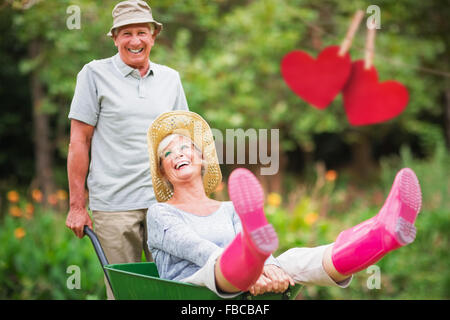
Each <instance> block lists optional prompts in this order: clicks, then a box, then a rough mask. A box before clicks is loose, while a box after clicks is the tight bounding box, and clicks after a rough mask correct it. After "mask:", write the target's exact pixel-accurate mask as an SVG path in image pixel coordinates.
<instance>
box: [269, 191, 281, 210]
mask: <svg viewBox="0 0 450 320" xmlns="http://www.w3.org/2000/svg"><path fill="white" fill-rule="evenodd" d="M281 201H282V198H281V196H280V195H279V194H278V193H276V192H271V193H269V195H268V196H267V204H268V205H269V206H272V207H275V208H277V207H279V206H280V204H281Z"/></svg>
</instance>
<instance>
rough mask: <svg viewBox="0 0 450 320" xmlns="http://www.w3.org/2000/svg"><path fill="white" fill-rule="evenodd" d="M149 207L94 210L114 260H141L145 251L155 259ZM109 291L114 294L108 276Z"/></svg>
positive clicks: (108, 254) (106, 248)
mask: <svg viewBox="0 0 450 320" xmlns="http://www.w3.org/2000/svg"><path fill="white" fill-rule="evenodd" d="M146 216H147V209H142V210H133V211H121V212H106V211H92V218H93V222H94V230H95V233H96V234H97V237H98V239H99V241H100V244H101V245H102V247H103V251H104V252H105V255H106V258H107V259H108V262H109V263H110V264H115V263H130V262H141V261H142V251H144V253H145V258H146V260H147V261H153V260H152V256H151V253H150V251H149V250H148V245H147V219H146ZM105 284H106V295H107V298H108V300H113V299H114V295H113V293H112V290H111V288H110V286H109V284H108V281H107V280H106V277H105Z"/></svg>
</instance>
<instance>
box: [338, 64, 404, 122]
mask: <svg viewBox="0 0 450 320" xmlns="http://www.w3.org/2000/svg"><path fill="white" fill-rule="evenodd" d="M343 96H344V108H345V112H346V114H347V119H348V121H349V123H350V124H351V125H354V126H363V125H370V124H376V123H380V122H384V121H387V120H390V119H392V118H395V117H396V116H398V115H399V114H400V113H402V112H403V110H405V108H406V105H407V104H408V100H409V94H408V90H407V89H406V87H405V86H404V85H403V84H401V83H400V82H398V81H394V80H389V81H384V82H379V81H378V73H377V70H376V69H375V67H374V66H372V67H370V68H369V69H366V68H365V66H364V61H363V60H358V61H355V62H353V64H352V71H351V74H350V77H349V79H348V81H347V84H346V85H345V87H344V90H343Z"/></svg>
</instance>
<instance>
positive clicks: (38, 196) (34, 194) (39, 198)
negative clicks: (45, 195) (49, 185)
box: [31, 189, 42, 203]
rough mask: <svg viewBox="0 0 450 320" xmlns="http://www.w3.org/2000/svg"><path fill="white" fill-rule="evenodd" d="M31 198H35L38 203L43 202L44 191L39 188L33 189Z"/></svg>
mask: <svg viewBox="0 0 450 320" xmlns="http://www.w3.org/2000/svg"><path fill="white" fill-rule="evenodd" d="M31 198H33V200H34V201H35V202H37V203H41V202H42V192H41V190H39V189H33V191H31Z"/></svg>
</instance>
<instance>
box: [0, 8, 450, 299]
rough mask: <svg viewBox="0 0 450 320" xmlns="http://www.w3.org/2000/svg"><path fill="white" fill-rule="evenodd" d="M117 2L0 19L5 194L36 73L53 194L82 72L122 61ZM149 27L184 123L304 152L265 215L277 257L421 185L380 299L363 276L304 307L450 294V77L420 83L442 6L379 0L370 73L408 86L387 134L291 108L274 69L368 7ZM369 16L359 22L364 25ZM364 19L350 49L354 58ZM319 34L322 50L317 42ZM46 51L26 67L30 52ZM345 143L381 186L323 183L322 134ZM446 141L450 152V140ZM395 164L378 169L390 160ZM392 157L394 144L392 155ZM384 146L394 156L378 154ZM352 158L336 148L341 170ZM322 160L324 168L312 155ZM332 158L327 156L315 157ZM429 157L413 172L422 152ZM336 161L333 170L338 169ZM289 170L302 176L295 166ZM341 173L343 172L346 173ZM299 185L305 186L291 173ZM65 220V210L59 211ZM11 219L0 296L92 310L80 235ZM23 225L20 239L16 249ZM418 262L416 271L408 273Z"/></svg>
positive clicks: (329, 40)
mask: <svg viewBox="0 0 450 320" xmlns="http://www.w3.org/2000/svg"><path fill="white" fill-rule="evenodd" d="M117 2H118V1H117V0H106V1H101V0H59V1H39V2H37V3H36V4H34V5H32V6H31V7H30V8H28V9H26V8H23V7H22V6H21V4H22V3H25V1H10V3H13V4H14V5H13V6H9V5H7V4H2V6H1V8H0V31H1V33H2V37H1V38H0V48H1V50H0V63H1V65H2V68H1V70H0V80H1V82H2V85H1V86H0V95H1V98H2V108H1V111H0V112H1V113H0V118H1V121H0V141H1V145H2V152H1V153H0V173H1V175H2V178H1V179H0V193H3V191H4V190H11V189H12V188H13V187H14V188H18V189H20V190H24V191H23V193H25V192H26V191H25V190H27V189H28V188H30V187H29V186H30V185H31V184H32V180H33V177H34V176H35V172H34V169H33V168H34V167H35V166H34V163H33V160H34V158H33V157H34V156H33V147H34V139H38V138H39V137H33V136H32V126H33V124H32V120H31V119H32V117H31V115H32V112H33V111H32V105H31V98H30V96H31V92H30V91H31V89H30V85H29V79H30V74H31V73H35V74H37V75H38V80H39V81H40V82H41V84H42V85H43V88H44V89H45V92H44V93H45V97H44V99H43V101H41V103H42V104H41V109H40V110H41V112H44V113H46V114H48V115H49V116H50V120H51V121H50V126H51V128H50V129H51V130H50V131H51V139H52V141H51V142H52V143H53V145H54V146H55V147H56V149H57V152H56V153H55V158H57V160H59V161H56V162H55V164H56V166H55V168H54V175H55V180H56V182H57V185H59V186H62V185H65V184H66V183H67V181H66V179H67V175H66V166H65V165H66V156H67V145H68V137H69V121H68V119H67V115H68V112H69V106H70V101H71V99H72V96H73V91H74V88H75V83H76V75H77V73H78V72H79V71H80V70H81V68H82V66H83V65H84V64H86V63H88V62H90V61H91V60H93V59H102V58H106V57H110V56H112V55H113V54H115V53H116V52H117V49H116V48H115V46H114V44H113V42H112V41H111V39H109V38H108V37H106V33H107V32H108V30H109V28H110V26H111V24H112V19H111V10H112V8H113V7H114V5H115V4H116V3H117ZM149 3H150V5H151V6H152V9H153V15H154V17H155V19H156V20H158V21H160V22H162V23H163V24H164V30H163V32H162V33H161V34H160V35H159V36H158V38H157V41H156V45H155V46H154V48H153V49H152V52H151V60H152V61H155V62H157V63H161V64H165V65H168V66H170V67H172V68H174V69H176V70H178V71H179V72H180V75H181V78H182V81H183V86H184V89H185V92H186V96H187V100H188V102H189V106H190V109H191V110H192V111H195V112H198V113H200V114H201V115H202V116H204V117H205V119H206V120H207V121H208V122H209V123H210V125H211V127H212V128H217V129H220V130H225V129H227V128H243V129H247V128H256V129H258V128H279V129H280V139H281V141H280V144H281V146H282V151H283V152H285V153H286V152H290V151H300V152H301V153H302V154H304V155H305V158H306V160H305V164H304V166H303V167H304V168H306V170H304V171H305V177H304V178H305V179H306V180H304V181H307V182H305V183H302V184H300V185H298V181H297V180H296V179H297V176H294V173H293V172H287V173H289V174H286V175H285V176H286V179H289V181H290V182H291V184H296V185H297V187H295V188H292V191H289V194H287V193H286V196H285V203H284V204H283V205H282V206H279V205H270V206H268V207H267V213H268V215H269V217H270V219H271V221H272V222H273V223H274V225H275V226H276V229H277V230H278V231H279V235H280V250H285V249H287V248H289V247H291V246H315V245H321V244H326V243H330V242H332V241H333V240H334V239H335V237H336V236H337V235H338V234H339V232H340V231H341V230H344V229H345V228H348V227H349V226H351V225H354V224H356V223H358V222H360V221H362V220H364V219H367V218H369V217H371V216H373V215H374V214H376V212H378V210H379V207H380V205H382V200H380V199H382V198H383V197H384V196H386V195H387V194H386V192H387V190H389V188H390V185H391V183H392V180H393V178H394V176H395V173H396V171H397V170H398V169H399V168H401V167H403V166H409V167H411V168H413V169H414V170H415V171H416V172H417V175H418V177H419V179H420V181H421V184H422V190H423V198H424V206H423V212H422V213H421V215H420V217H419V219H418V230H419V232H418V237H417V240H416V242H415V243H414V244H413V245H411V246H408V247H407V248H403V249H401V250H399V251H398V252H396V253H393V254H390V255H389V256H387V257H386V258H385V259H383V261H382V262H381V263H380V264H379V266H380V267H381V271H382V277H383V280H382V289H381V290H378V291H377V290H367V287H366V285H365V282H366V279H367V274H365V273H364V272H361V273H360V274H358V275H356V277H355V280H354V282H353V284H352V286H351V287H350V288H349V289H346V290H341V289H336V288H319V287H310V288H307V289H306V290H304V291H303V294H304V297H305V298H361V299H366V298H447V299H448V298H449V297H450V294H449V291H450V289H449V286H450V279H449V274H448V270H449V266H448V263H449V256H448V252H447V251H448V250H447V248H448V247H449V243H448V235H447V234H448V230H449V224H448V223H449V219H448V214H449V207H448V206H449V202H448V199H449V198H450V194H449V190H450V186H449V181H450V179H449V177H448V173H449V172H450V168H449V163H450V161H449V160H450V159H449V155H448V150H445V147H444V141H445V139H444V129H445V124H444V122H443V121H442V119H443V118H444V115H445V112H444V110H445V108H444V107H445V106H444V103H445V102H444V101H443V100H444V99H443V98H442V97H443V96H444V92H445V90H446V88H447V87H448V81H447V80H446V79H445V78H443V77H442V76H438V75H436V74H430V73H428V72H424V70H427V69H426V68H430V69H437V70H439V71H447V72H448V70H449V69H450V63H449V60H448V48H447V47H448V43H449V33H448V23H447V20H448V19H447V17H448V9H447V8H448V5H447V3H446V2H444V1H422V2H417V1H414V0H400V1H384V0H382V1H378V2H377V5H379V6H380V9H381V30H379V31H377V36H376V46H375V47H376V51H375V58H374V59H375V60H374V64H375V67H376V68H377V70H378V73H379V79H380V81H384V80H387V79H395V80H398V81H400V82H402V83H403V84H405V85H406V87H407V88H408V90H409V93H410V100H409V104H408V107H407V109H406V110H405V112H403V113H402V115H401V116H399V117H397V118H395V119H393V120H391V121H388V122H386V123H383V124H379V125H374V126H368V127H365V128H353V127H351V126H350V125H349V124H348V122H347V119H346V116H345V113H344V111H343V105H342V97H341V96H340V95H339V96H338V97H337V98H336V99H335V101H333V102H332V104H331V105H330V106H329V107H328V108H327V109H326V111H319V110H317V109H315V108H312V107H311V106H309V105H308V104H307V103H306V102H304V101H303V100H301V99H299V98H298V97H297V96H296V95H295V94H294V93H292V92H291V91H290V90H289V88H288V87H287V86H286V84H285V83H284V81H283V79H282V77H281V74H280V60H281V59H282V57H283V56H284V55H285V54H286V53H288V52H289V51H292V50H296V49H301V50H305V51H307V52H309V53H310V54H311V55H312V56H317V54H318V53H319V51H320V50H321V49H323V48H324V47H325V46H328V45H339V44H340V42H341V41H342V39H343V38H344V36H345V32H346V30H347V27H348V24H349V22H350V19H351V16H352V15H353V14H354V12H355V10H356V9H363V10H365V9H366V8H367V7H368V6H369V5H371V4H373V3H372V2H371V1H364V0H357V1H337V0H329V1H320V2H318V1H313V0H258V1H236V0H230V1H206V0H188V1H176V0H164V1H150V2H149ZM70 5H78V6H79V7H80V9H81V29H74V30H69V29H68V28H67V27H66V19H67V18H68V16H69V15H68V14H67V12H66V9H67V7H68V6H70ZM366 17H368V15H366ZM364 24H365V20H363V22H362V24H361V27H360V29H359V31H358V33H357V34H356V36H355V38H354V42H353V45H352V48H351V51H350V54H351V56H352V59H353V60H357V59H363V52H364V42H365V38H366V34H365V31H364V28H363V26H364ZM313 34H315V35H316V38H317V39H316V40H318V42H316V43H319V45H317V44H316V43H314V42H313V41H312V38H313V36H312V35H313ZM36 43H37V44H39V47H40V51H39V52H38V54H37V55H36V56H34V57H31V56H30V54H29V53H30V49H31V45H32V44H36ZM324 134H325V135H328V136H332V137H338V138H339V141H342V142H343V143H345V145H350V146H352V145H355V144H358V142H360V140H362V138H364V139H366V140H367V141H369V142H370V144H371V146H372V149H375V148H378V150H381V151H379V154H377V158H376V159H374V160H378V159H379V158H381V160H380V161H379V163H380V166H381V170H379V172H378V171H377V172H374V176H375V177H377V178H379V181H376V182H377V183H378V184H375V185H369V182H368V181H366V182H365V185H366V189H360V187H355V185H354V182H355V177H354V175H352V174H351V173H349V171H351V169H352V168H350V170H345V169H342V171H340V172H339V179H338V180H336V181H334V180H333V179H328V180H327V178H326V171H325V168H324V167H323V166H317V167H313V166H314V161H316V160H318V161H325V162H326V161H327V160H330V159H329V158H330V156H320V153H318V151H321V150H318V149H319V148H320V146H319V144H318V142H317V137H318V136H320V135H324ZM447 142H448V141H447ZM400 145H403V148H402V149H401V151H400V154H399V156H398V157H390V158H383V156H385V155H387V154H397V153H398V152H399V146H400ZM386 146H390V147H386ZM385 148H387V150H384V149H385ZM346 152H347V151H341V152H340V153H339V157H341V158H344V157H345V156H346V154H345V153H346ZM317 154H319V156H318V157H317V158H318V159H316V158H314V155H317ZM324 154H326V153H324ZM418 155H419V156H421V157H424V159H423V160H418V159H417V156H418ZM332 160H333V159H332ZM289 161H290V162H291V163H293V164H295V165H296V164H297V159H296V158H295V157H291V158H290V159H289ZM344 165H348V163H345V164H344ZM298 167H299V166H297V165H296V166H295V168H296V171H295V174H298V171H297V168H298ZM6 205H7V202H6V200H4V199H3V198H2V197H0V210H1V209H2V208H6ZM59 211H61V212H63V210H59ZM5 212H6V211H4V212H0V217H2V216H5V217H4V218H3V220H2V221H1V222H0V244H1V246H2V250H1V251H0V284H1V286H2V290H0V298H9V299H10V298H49V299H62V298H74V299H84V298H96V297H98V298H101V297H104V296H103V295H104V293H103V277H102V274H101V270H100V268H99V266H98V262H97V261H96V258H95V254H94V252H93V250H92V249H91V247H90V244H89V243H88V241H87V239H83V240H81V241H79V240H78V239H76V238H75V237H74V236H73V235H72V233H71V232H70V231H68V230H66V228H65V227H64V219H63V217H62V216H60V213H52V212H44V211H42V210H37V212H36V215H35V217H34V218H33V219H32V220H29V221H28V220H26V219H25V220H24V219H19V218H13V217H11V216H9V215H6V213H5ZM19 227H22V228H23V229H24V230H25V232H26V235H25V237H23V238H21V239H17V238H15V237H14V230H16V229H17V228H19ZM411 261H414V263H411ZM72 264H74V265H79V266H80V268H81V271H82V284H81V285H82V290H81V291H76V290H68V289H67V288H66V286H65V282H66V279H67V277H68V275H67V274H66V273H65V271H66V268H67V267H68V266H69V265H72Z"/></svg>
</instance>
